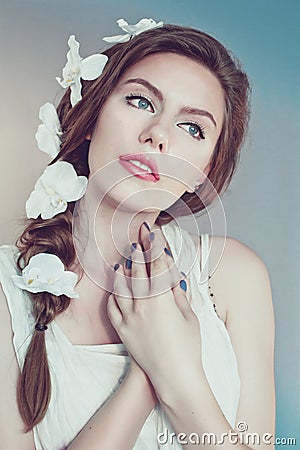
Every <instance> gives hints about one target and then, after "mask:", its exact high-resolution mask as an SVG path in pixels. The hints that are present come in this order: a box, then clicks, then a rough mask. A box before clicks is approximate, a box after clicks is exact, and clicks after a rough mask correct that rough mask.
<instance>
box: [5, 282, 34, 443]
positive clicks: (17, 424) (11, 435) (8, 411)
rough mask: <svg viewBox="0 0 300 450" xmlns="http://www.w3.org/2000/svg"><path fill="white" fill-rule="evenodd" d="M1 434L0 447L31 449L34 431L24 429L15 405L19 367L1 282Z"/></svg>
mask: <svg viewBox="0 0 300 450" xmlns="http://www.w3.org/2000/svg"><path fill="white" fill-rule="evenodd" d="M0 342H1V345H0V397H1V402H0V436H1V445H2V446H3V447H1V448H18V449H19V450H33V449H34V448H35V446H34V441H33V433H32V432H29V433H26V434H24V433H23V426H24V425H23V422H22V420H21V417H20V414H19V410H18V407H17V396H16V386H17V379H18V375H19V367H18V363H17V358H16V354H15V351H14V347H13V331H12V326H11V317H10V313H9V310H8V305H7V301H6V296H5V294H4V292H3V289H2V286H1V283H0Z"/></svg>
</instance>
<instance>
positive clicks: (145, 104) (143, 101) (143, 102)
mask: <svg viewBox="0 0 300 450" xmlns="http://www.w3.org/2000/svg"><path fill="white" fill-rule="evenodd" d="M149 105H150V103H149V102H148V100H146V99H145V98H141V99H140V100H139V101H138V107H139V108H140V109H147V108H148V106H149Z"/></svg>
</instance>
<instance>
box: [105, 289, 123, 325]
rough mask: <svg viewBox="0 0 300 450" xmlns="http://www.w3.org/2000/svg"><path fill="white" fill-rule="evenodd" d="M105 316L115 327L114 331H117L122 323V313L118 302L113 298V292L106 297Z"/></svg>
mask: <svg viewBox="0 0 300 450" xmlns="http://www.w3.org/2000/svg"><path fill="white" fill-rule="evenodd" d="M106 310H107V316H108V318H109V320H110V321H111V324H112V326H113V327H114V328H115V330H116V331H118V328H119V327H120V325H121V323H122V319H123V317H122V313H121V311H120V309H119V307H118V304H117V302H116V300H115V298H114V294H110V296H109V297H108V299H107V305H106Z"/></svg>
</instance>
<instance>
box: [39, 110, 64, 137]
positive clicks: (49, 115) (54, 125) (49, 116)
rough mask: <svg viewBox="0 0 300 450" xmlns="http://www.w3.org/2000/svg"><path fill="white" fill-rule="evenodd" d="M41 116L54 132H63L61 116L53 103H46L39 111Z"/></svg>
mask: <svg viewBox="0 0 300 450" xmlns="http://www.w3.org/2000/svg"><path fill="white" fill-rule="evenodd" d="M39 118H40V120H41V121H42V122H43V124H44V125H45V126H46V127H47V128H48V130H49V131H52V132H53V133H55V134H56V133H61V127H60V122H59V118H58V115H57V112H56V109H55V106H54V105H53V104H52V103H45V104H44V105H43V106H41V108H40V111H39Z"/></svg>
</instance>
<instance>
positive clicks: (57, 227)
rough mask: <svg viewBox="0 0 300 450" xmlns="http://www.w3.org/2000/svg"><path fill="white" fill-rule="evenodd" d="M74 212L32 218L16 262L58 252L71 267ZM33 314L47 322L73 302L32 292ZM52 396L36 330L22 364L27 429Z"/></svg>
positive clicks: (21, 392)
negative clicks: (39, 254)
mask: <svg viewBox="0 0 300 450" xmlns="http://www.w3.org/2000/svg"><path fill="white" fill-rule="evenodd" d="M71 219H72V213H71V212H70V211H69V210H67V211H66V212H65V213H63V214H60V215H59V216H55V217H53V218H52V219H48V220H42V219H35V220H29V224H28V225H27V227H26V228H25V230H24V231H23V233H22V235H21V236H20V238H19V240H18V242H17V246H18V248H19V250H20V255H19V258H18V261H17V265H18V267H19V269H20V270H22V268H23V267H24V265H23V264H24V263H25V265H27V264H28V261H29V259H30V258H31V257H32V256H34V255H36V254H38V253H41V252H48V253H53V254H55V255H57V256H58V257H59V258H60V259H61V261H62V262H63V263H64V265H65V267H69V266H71V265H72V263H73V262H74V260H75V249H74V245H73V240H72V233H71V231H72V229H71V228H72V221H71ZM30 297H31V300H32V304H33V308H32V314H33V317H34V319H35V323H36V324H43V325H48V324H49V323H51V322H52V320H53V319H54V318H55V317H56V316H57V315H58V314H60V313H62V312H63V311H65V309H67V308H68V306H69V304H70V298H69V297H67V296H65V295H60V296H55V295H53V294H50V293H48V292H39V293H36V294H33V293H30ZM50 397H51V381H50V372H49V366H48V360H47V352H46V345H45V333H44V332H43V331H39V330H38V329H35V330H34V333H33V336H32V339H31V342H30V344H29V346H28V349H27V353H26V356H25V361H24V365H23V367H22V370H21V373H20V376H19V380H18V386H17V401H18V407H19V411H20V414H21V417H22V419H23V421H24V424H25V427H26V431H25V432H28V431H30V430H31V429H32V428H33V427H34V426H35V425H36V424H37V423H38V422H40V421H41V420H42V419H43V418H44V416H45V414H46V411H47V408H48V405H49V402H50Z"/></svg>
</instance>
